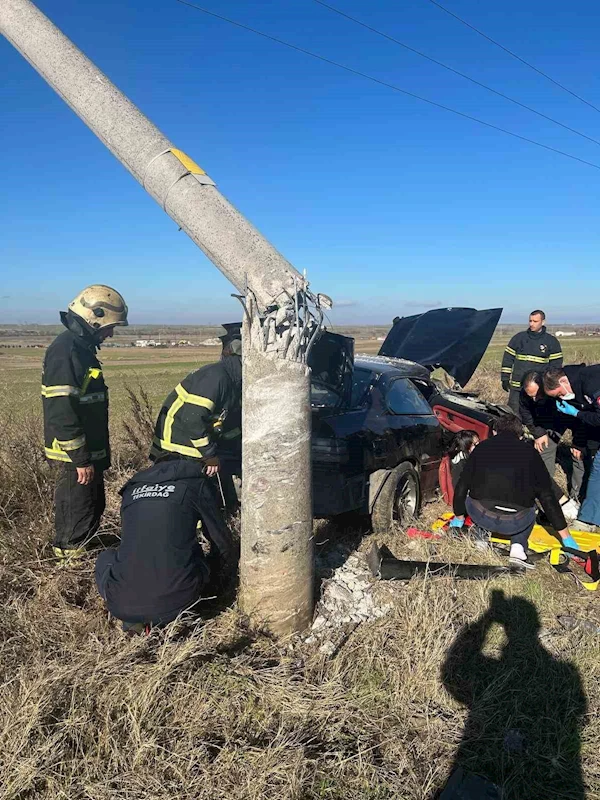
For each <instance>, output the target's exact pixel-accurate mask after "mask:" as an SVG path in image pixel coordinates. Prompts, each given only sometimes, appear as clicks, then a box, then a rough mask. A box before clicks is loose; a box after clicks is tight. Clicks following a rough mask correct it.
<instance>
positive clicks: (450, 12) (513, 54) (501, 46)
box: [429, 0, 600, 112]
mask: <svg viewBox="0 0 600 800" xmlns="http://www.w3.org/2000/svg"><path fill="white" fill-rule="evenodd" d="M429 2H430V3H433V5H434V6H437V7H438V8H439V9H441V10H442V11H445V12H446V14H449V15H450V16H451V17H454V19H456V20H458V22H461V23H462V24H463V25H466V26H467V28H470V29H471V30H472V31H475V33H478V34H479V35H480V36H483V38H484V39H487V40H488V42H491V43H492V44H494V45H496V47H499V48H500V49H501V50H504V52H505V53H508V55H509V56H512V57H513V58H516V59H517V61H520V62H521V64H525V66H526V67H529V69H532V70H533V71H534V72H537V73H538V75H541V76H542V77H544V78H546V80H548V81H550V83H553V84H554V85H555V86H558V88H559V89H562V90H563V91H564V92H567V93H568V94H570V95H571V96H572V97H576V98H577V100H580V101H581V102H582V103H585V105H586V106H589V107H590V108H593V109H594V111H598V112H600V108H598V106H595V105H594V104H593V103H590V102H589V101H588V100H586V99H585V98H584V97H581V95H579V94H576V93H575V92H572V91H571V89H567V87H566V86H563V84H562V83H559V82H558V81H555V80H554V78H551V77H550V75H548V74H547V73H546V72H542V70H541V69H538V68H537V67H536V66H535V65H534V64H532V63H531V62H530V61H525V59H524V58H521V56H518V55H517V54H516V53H513V51H512V50H509V49H508V47H505V46H504V45H503V44H500V42H497V41H496V40H495V39H492V37H491V36H488V35H487V34H486V33H484V32H483V31H480V30H479V28H476V27H475V26H474V25H471V23H470V22H467V21H466V20H465V19H463V18H462V17H459V16H458V14H455V13H454V12H453V11H450V9H449V8H446V7H445V6H443V5H442V4H441V3H438V2H437V0H429Z"/></svg>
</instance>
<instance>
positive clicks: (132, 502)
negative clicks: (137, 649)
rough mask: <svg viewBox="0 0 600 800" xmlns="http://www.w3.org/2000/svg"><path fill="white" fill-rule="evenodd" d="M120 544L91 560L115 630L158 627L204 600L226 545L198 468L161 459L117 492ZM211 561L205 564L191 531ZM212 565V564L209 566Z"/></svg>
mask: <svg viewBox="0 0 600 800" xmlns="http://www.w3.org/2000/svg"><path fill="white" fill-rule="evenodd" d="M121 495H122V498H123V499H122V501H121V544H120V545H119V547H118V548H117V549H114V550H105V551H104V552H102V553H100V555H99V556H98V558H97V560H96V583H97V585H98V591H99V592H100V595H101V597H102V598H103V599H104V601H105V603H106V606H107V608H108V610H109V611H110V613H111V614H112V615H113V616H114V617H116V618H117V619H120V620H122V621H123V629H124V630H128V629H134V630H135V629H136V628H141V627H142V626H146V625H164V624H166V623H168V622H171V621H172V620H174V619H175V618H176V617H177V616H178V615H179V614H180V613H181V612H182V611H186V610H188V609H192V608H193V606H194V604H195V603H197V602H198V600H199V599H200V598H201V597H202V595H203V594H206V593H207V590H208V584H209V581H211V578H212V577H214V576H211V568H212V569H213V570H217V569H218V568H219V566H221V567H224V566H225V565H228V564H229V563H230V559H231V556H232V550H233V547H232V539H231V534H230V532H229V529H228V528H227V526H226V525H225V522H224V520H223V518H222V515H221V513H220V510H219V508H218V507H217V505H216V502H215V498H214V493H213V492H212V490H211V488H210V487H209V486H208V485H207V478H206V477H205V476H204V474H203V472H202V468H201V466H200V465H199V464H196V463H193V462H191V461H186V460H185V459H179V458H172V457H170V456H166V457H165V458H163V459H160V460H158V461H157V462H155V464H154V465H153V466H151V467H150V468H149V469H145V470H142V471H141V472H138V473H137V474H136V475H134V476H133V478H131V480H129V481H128V482H127V483H126V484H125V486H124V487H123V488H122V489H121ZM199 522H201V524H202V532H203V534H204V535H205V536H206V538H207V539H208V540H209V542H210V544H211V546H212V547H213V550H215V549H216V551H217V553H216V555H214V556H213V555H211V557H210V558H208V559H207V558H206V557H205V556H204V553H203V551H202V547H201V546H200V543H199V541H198V538H197V527H198V523H199ZM211 562H212V563H211Z"/></svg>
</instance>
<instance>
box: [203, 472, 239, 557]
mask: <svg viewBox="0 0 600 800" xmlns="http://www.w3.org/2000/svg"><path fill="white" fill-rule="evenodd" d="M196 507H197V511H198V514H199V516H200V519H201V520H202V532H203V533H204V535H205V536H206V538H207V539H209V540H210V541H211V542H212V544H214V545H215V547H216V548H217V550H218V551H219V556H220V557H221V559H222V560H223V562H225V563H227V562H229V561H231V558H232V555H233V553H234V542H233V537H232V535H231V531H230V530H229V528H228V527H227V525H226V524H225V520H224V518H223V514H222V513H221V510H220V509H219V507H218V505H217V503H216V501H215V494H214V492H213V491H212V489H211V487H210V486H209V485H208V481H207V480H206V479H205V478H203V479H202V480H201V481H200V487H199V491H198V499H197V506H196Z"/></svg>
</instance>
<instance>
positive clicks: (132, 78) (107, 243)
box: [0, 0, 600, 324]
mask: <svg viewBox="0 0 600 800" xmlns="http://www.w3.org/2000/svg"><path fill="white" fill-rule="evenodd" d="M203 2H204V3H205V4H206V7H207V8H210V9H212V10H214V11H217V12H219V13H221V14H224V15H226V16H229V17H232V18H234V19H237V20H239V21H241V22H243V23H245V24H248V25H251V26H253V27H257V28H259V29H261V30H264V31H265V32H267V33H270V34H272V35H274V36H278V37H280V38H283V39H286V40H288V41H290V42H292V43H294V44H297V45H299V46H300V47H305V48H307V49H310V50H314V51H316V52H318V53H321V54H323V55H325V56H326V57H329V58H332V59H334V60H338V61H341V62H343V63H345V64H347V65H348V66H351V67H353V68H355V69H358V70H361V71H365V72H368V73H370V74H372V75H374V76H376V77H378V78H380V79H382V80H384V81H389V82H392V83H395V84H397V85H399V86H401V87H404V88H406V89H408V90H409V91H413V92H415V93H417V94H422V95H424V96H426V97H428V98H431V99H432V100H435V101H436V102H441V103H444V104H446V105H450V106H453V107H455V108H457V109H459V110H460V111H463V112H465V113H468V114H473V115H475V116H479V117H481V118H482V119H484V120H486V121H488V122H490V123H492V124H495V125H499V126H502V127H506V128H509V129H510V130H513V131H515V132H516V133H519V134H521V135H523V136H527V137H531V138H534V139H538V140H539V141H541V142H544V143H545V144H548V145H550V146H552V147H556V148H559V149H563V150H567V151H569V152H571V153H573V154H574V155H577V156H578V157H580V158H583V159H587V160H589V161H593V162H596V163H597V164H600V146H599V145H596V144H594V143H591V142H588V141H585V140H584V139H581V138H580V137H578V136H575V135H574V134H571V133H568V132H567V131H565V130H563V129H561V128H559V127H557V126H555V125H553V124H551V123H549V122H546V121H544V120H542V119H540V118H538V117H536V116H534V115H533V114H531V113H529V112H527V111H525V110H522V109H519V108H517V107H516V106H514V105H513V104H511V103H509V102H507V101H505V100H502V99H501V98H498V97H496V96H493V95H492V94H490V93H488V92H486V91H485V90H483V89H479V88H478V87H475V86H473V85H472V84H470V83H468V82H467V81H464V80H463V79H461V78H459V77H457V76H455V75H451V74H450V73H448V72H446V71H445V70H442V69H441V68H440V67H437V66H435V65H433V64H431V63H429V62H427V61H424V60H423V59H421V58H419V57H418V56H416V55H413V54H411V53H408V52H406V51H405V50H403V49H402V48H399V47H398V46H396V45H394V44H392V43H391V42H387V41H384V40H383V39H381V38H379V37H377V36H376V35H375V34H373V33H370V32H369V31H366V30H364V29H361V28H359V27H358V26H356V25H354V24H353V23H351V22H349V21H347V20H344V19H342V18H340V17H339V16H338V15H336V14H333V13H332V12H331V11H329V10H327V9H326V8H323V7H321V6H319V5H317V4H316V3H315V2H313V0H256V2H248V0H245V1H243V0H219V2H216V0H203ZM442 2H444V4H446V5H447V6H448V7H449V8H451V9H452V10H453V11H454V12H455V13H457V14H459V15H460V16H462V17H463V18H465V19H467V20H468V21H469V22H471V23H472V24H474V25H475V26H476V27H478V28H480V29H481V30H483V31H485V32H486V33H487V34H488V35H490V36H492V37H494V38H496V39H498V40H499V41H501V42H502V43H503V44H504V45H506V46H507V47H509V48H510V49H512V50H514V51H516V52H517V53H519V54H520V55H522V56H523V57H524V58H526V59H528V60H530V61H532V62H533V63H534V64H536V65H537V66H538V67H539V68H540V69H542V70H544V71H546V72H548V73H549V74H550V75H552V76H553V77H554V78H555V79H557V80H559V81H560V82H561V83H563V84H564V85H566V86H568V87H569V88H571V89H573V90H574V91H576V92H577V93H578V94H581V95H582V96H583V97H585V98H586V99H588V100H590V101H591V102H593V103H594V104H595V105H598V106H599V107H600V91H599V90H600V82H599V79H598V60H597V42H598V34H599V33H600V6H599V5H598V3H597V2H594V1H593V0H580V1H579V2H578V3H576V4H575V3H571V4H567V3H563V2H558V0H526V2H523V1H522V0H521V1H520V2H519V1H518V0H504V2H503V3H493V4H492V3H481V2H477V0H442ZM201 4H202V3H201ZM331 4H332V5H337V7H339V8H340V9H342V10H344V11H345V12H347V13H349V14H352V15H354V16H356V17H358V18H360V19H362V20H363V21H365V22H366V23H368V24H370V25H372V26H374V27H377V28H379V29H381V30H384V31H385V32H387V33H389V34H390V35H392V36H395V37H396V38H398V39H401V40H402V41H405V42H407V43H408V44H410V45H411V46H413V47H415V48H417V49H420V50H423V51H424V52H426V53H428V54H429V55H431V56H433V57H435V58H437V59H438V60H441V61H444V62H446V63H448V64H450V65H451V66H453V67H455V68H456V69H459V70H461V71H463V72H467V73H468V74H470V75H472V76H473V77H475V78H477V79H478V80H480V81H482V82H484V83H488V84H489V85H491V86H493V87H494V88H496V89H498V90H500V91H503V92H504V93H506V94H509V95H511V96H514V97H515V98H517V99H519V100H520V101H521V102H524V103H527V104H528V105H531V106H534V107H535V108H536V109H538V110H540V111H542V112H543V113H545V114H547V115H549V116H552V117H554V118H556V119H559V120H560V121H562V122H564V123H565V124H567V125H570V126H571V127H573V128H577V129H578V130H581V131H583V132H584V133H586V134H588V135H589V136H592V137H595V138H599V139H600V125H599V123H600V114H599V113H598V112H596V111H594V110H593V109H591V108H589V107H587V106H585V105H584V104H582V103H580V102H579V101H577V100H576V99H574V98H572V97H570V96H569V95H568V94H566V93H565V92H562V91H561V90H560V89H558V88H557V87H555V86H553V85H552V84H550V83H549V82H548V81H546V80H545V79H544V78H542V77H541V76H539V75H536V74H535V73H534V72H532V71H531V70H529V69H528V68H527V67H525V66H523V65H522V64H519V63H518V62H517V61H515V60H513V59H511V58H510V57H509V56H508V55H506V54H505V53H503V52H502V51H500V50H499V49H497V48H495V47H494V46H493V45H491V44H490V43H488V42H486V41H485V40H484V39H482V38H481V37H479V36H477V35H476V34H475V33H474V32H472V31H470V30H468V29H467V28H465V27H464V26H462V25H461V24H460V23H458V22H457V21H455V20H453V19H452V18H450V17H449V16H448V15H446V14H444V13H443V12H442V11H440V10H439V9H438V8H436V7H435V6H434V5H432V3H430V2H428V0H406V2H404V3H398V2H396V1H393V0H375V2H372V3H367V2H365V0H331ZM38 5H39V6H40V7H41V9H42V10H43V11H44V12H45V13H46V14H47V15H48V16H49V17H50V18H51V19H52V20H53V21H54V22H55V24H57V25H58V26H59V27H60V28H61V29H62V30H63V31H64V32H65V33H66V34H67V35H68V36H69V37H70V38H71V39H72V40H73V41H74V42H75V43H76V44H77V45H78V46H79V47H80V48H81V49H82V50H83V51H84V52H85V53H86V54H87V55H88V56H89V57H90V58H91V59H92V60H93V61H95V63H96V64H97V65H98V66H99V67H100V68H101V69H102V70H103V71H104V72H106V73H107V74H108V76H109V77H110V78H111V79H112V80H113V81H114V82H115V83H116V84H117V86H119V87H120V88H121V89H122V90H123V91H124V92H125V93H126V94H127V95H128V96H129V97H130V98H131V99H132V100H133V101H134V102H135V103H136V104H137V105H138V106H139V107H140V108H141V109H142V111H144V112H145V113H146V114H147V115H148V116H149V117H150V119H152V120H153V121H154V122H155V123H156V124H157V125H158V126H159V127H160V128H161V129H162V130H163V131H164V132H165V133H166V134H167V135H168V136H169V137H170V138H171V139H172V140H173V141H174V142H175V143H176V144H177V146H179V147H181V148H182V149H183V150H185V151H186V152H188V153H189V154H190V155H191V156H192V157H193V158H195V160H196V161H198V163H200V164H201V166H203V167H204V168H205V169H206V171H207V172H208V173H209V174H210V175H211V177H212V178H214V179H215V180H216V182H217V184H218V186H219V189H220V190H221V191H222V192H223V193H224V194H225V195H226V196H227V197H228V198H229V200H230V201H231V202H233V203H234V205H236V206H237V207H238V208H239V209H240V210H241V211H242V212H243V213H244V214H245V215H246V216H247V217H248V218H249V219H250V220H251V221H252V222H253V223H254V224H255V225H256V226H257V227H258V228H259V229H260V230H261V231H262V232H263V234H264V235H265V236H266V237H267V238H269V239H270V240H271V241H272V242H273V243H274V244H275V246H276V247H278V248H279V249H280V250H281V251H282V252H283V253H284V254H285V256H286V257H287V258H288V259H289V260H290V261H291V262H292V263H294V264H295V266H296V267H297V268H298V269H300V270H303V269H306V270H307V271H308V275H309V277H310V279H311V282H312V286H313V288H314V289H315V290H317V291H322V292H325V293H327V294H329V295H331V296H332V297H333V298H334V301H338V307H337V309H336V310H334V312H333V314H332V319H333V321H334V322H338V323H344V322H346V323H349V322H354V323H363V322H368V323H381V324H384V323H386V322H388V321H389V320H391V318H392V317H393V316H395V315H396V314H400V315H406V314H409V313H416V312H418V311H423V310H425V309H426V308H430V307H432V306H439V305H469V306H476V307H480V308H483V307H491V306H499V305H502V306H503V307H504V308H505V316H504V319H505V320H506V321H519V320H520V319H523V318H524V317H525V316H526V315H527V313H528V312H529V310H530V309H531V308H532V307H534V306H541V307H543V308H545V310H546V311H547V313H548V316H549V321H553V320H554V321H557V322H558V321H560V322H564V321H571V320H572V321H600V305H599V304H598V302H597V299H596V298H597V297H598V294H599V290H600V270H599V269H598V254H599V244H600V226H599V224H598V187H599V185H600V170H596V169H593V168H591V167H588V166H584V165H583V164H578V163H576V162H574V161H570V160H568V159H566V158H563V157H561V156H559V155H555V154H553V153H549V152H546V151H544V150H541V149H539V148H537V147H534V146H532V145H529V144H526V143H525V142H520V141H517V140H515V139H512V138H510V137H508V136H505V135H502V134H500V133H496V132H494V131H491V130H488V129H485V128H483V127H481V126H479V125H476V124H475V123H473V122H469V121H467V120H464V119H460V118H458V117H455V116H454V115H452V114H449V113H447V112H443V111H441V110H437V109H435V108H432V107H430V106H427V105H425V104H423V103H420V102H418V101H417V100H413V99H411V98H408V97H405V96H403V95H400V94H398V93H396V92H393V91H391V90H389V89H386V88H384V87H382V86H376V85H375V84H373V83H370V82H369V81H366V80H364V79H362V78H358V77H355V76H352V75H350V74H348V73H345V72H343V71H341V70H338V69H336V68H334V67H332V66H328V65H326V64H323V63H320V62H317V61H315V60H313V59H311V58H308V57H307V56H304V55H302V54H300V53H294V52H291V51H290V50H287V49H286V48H283V47H281V46H280V45H277V44H275V43H272V42H268V41H266V40H264V39H262V38H260V37H257V36H255V35H253V34H251V33H248V32H245V31H242V30H239V29H236V28H233V27H231V26H229V25H227V24H225V23H223V22H221V21H219V20H216V19H213V18H210V17H207V16H206V15H204V14H201V13H199V12H198V11H195V10H193V9H190V8H188V7H185V6H183V5H180V4H178V3H176V2H175V0H127V2H126V3H123V2H122V0H119V2H117V0H103V1H102V2H99V0H87V2H85V3H81V2H76V0H39V2H38ZM0 74H1V75H2V81H1V83H0V107H1V108H2V144H3V146H2V147H1V148H0V171H1V173H0V174H1V175H2V183H3V191H2V193H1V194H0V270H1V274H2V276H3V280H2V286H1V287H0V322H51V321H54V320H55V319H56V316H57V314H56V312H57V309H59V308H64V307H65V306H66V304H67V302H68V301H69V299H70V298H71V296H72V295H73V294H74V293H75V292H76V291H77V290H78V289H79V288H81V287H82V286H84V285H86V284H88V283H92V282H100V281H102V282H105V283H108V284H111V285H114V286H115V287H116V288H118V289H120V290H121V291H122V292H123V293H124V294H125V295H126V298H127V301H128V303H129V306H130V309H131V320H132V322H138V323H143V322H163V323H173V324H174V323H177V322H182V323H187V324H191V323H198V324H202V323H215V322H219V321H222V320H228V319H230V318H233V317H238V316H239V310H238V309H239V306H238V305H237V302H236V301H234V300H231V299H230V297H229V295H230V292H231V291H232V288H231V286H230V284H229V283H228V282H227V281H226V280H225V278H223V277H222V276H221V275H220V273H219V272H218V271H217V270H216V268H215V267H213V266H212V264H211V263H210V262H209V261H208V260H207V259H206V258H205V257H204V255H203V254H202V253H201V252H200V251H199V250H198V249H197V248H196V246H195V245H194V244H193V243H192V242H191V241H190V240H188V239H187V237H186V236H185V235H184V234H183V233H178V232H177V228H176V226H175V225H174V223H173V222H172V221H171V220H170V219H169V218H168V217H167V216H166V215H165V214H164V212H163V211H162V209H160V208H159V207H158V206H156V205H155V203H154V201H153V200H152V199H151V198H150V197H149V196H147V195H146V194H145V193H144V191H143V190H142V189H141V187H140V186H139V185H138V184H137V183H136V182H135V181H134V180H133V179H132V178H131V176H130V175H129V174H128V173H127V172H126V171H125V169H124V168H123V167H122V166H121V165H120V164H119V163H118V162H117V161H116V160H115V159H114V157H113V156H112V155H110V153H109V152H108V151H107V150H106V149H105V148H104V146H103V145H102V144H100V142H99V141H98V140H97V139H96V138H95V137H94V135H93V134H92V133H91V132H89V131H88V129H87V128H86V127H85V126H84V124H83V123H82V122H81V121H79V120H78V119H77V118H76V117H75V116H74V114H73V113H72V112H71V111H70V110H69V109H68V108H67V106H66V105H65V104H64V103H63V102H62V101H61V100H60V99H59V98H58V96H57V95H55V94H54V92H53V91H52V90H51V89H50V88H49V87H48V86H47V85H46V84H45V82H44V81H43V80H42V79H41V78H40V77H39V76H38V75H37V73H35V72H34V71H33V70H32V68H31V67H30V66H29V65H28V64H27V63H26V62H25V61H24V60H23V58H22V57H21V56H20V55H19V54H18V53H17V52H16V51H15V50H14V49H13V48H12V47H11V46H10V45H9V44H8V43H7V42H6V41H5V40H4V39H2V38H0Z"/></svg>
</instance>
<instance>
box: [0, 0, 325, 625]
mask: <svg viewBox="0 0 600 800" xmlns="http://www.w3.org/2000/svg"><path fill="white" fill-rule="evenodd" d="M0 32H2V33H3V35H4V36H5V37H6V38H7V39H8V40H9V41H10V42H11V43H12V44H13V45H14V47H15V48H16V49H17V50H18V51H19V52H20V53H21V54H22V55H23V56H24V58H26V59H27V61H29V63H30V64H31V65H32V66H33V67H34V69H36V70H37V71H38V72H39V74H40V75H41V76H42V77H43V78H44V80H46V81H47V82H48V83H49V84H50V86H52V88H53V89H54V90H55V91H56V92H57V93H58V94H59V95H60V96H61V97H62V98H63V100H64V101H65V102H66V103H67V104H68V105H69V106H70V107H71V108H72V109H73V111H74V112H75V113H76V114H77V115H78V116H79V117H80V118H81V119H82V120H83V121H84V122H85V124H86V125H87V126H88V127H89V128H90V129H91V130H92V131H93V132H94V133H95V134H96V135H97V136H98V138H99V139H100V140H101V141H102V142H103V143H104V144H105V145H106V147H107V148H108V149H109V150H110V151H111V152H112V153H113V154H114V155H115V156H116V157H117V158H118V159H119V161H120V162H121V163H122V164H123V165H124V166H125V167H126V168H127V169H128V170H129V172H130V173H131V174H132V175H133V177H134V178H135V179H136V180H137V181H138V182H139V183H140V184H141V185H142V186H143V188H144V189H145V190H146V191H147V192H148V193H149V194H150V195H151V196H152V197H153V198H154V199H155V200H156V202H157V203H159V205H160V206H161V207H162V208H163V209H164V211H165V212H166V213H167V214H168V215H169V216H170V217H171V218H172V219H173V220H174V221H175V222H176V223H177V225H179V226H180V227H181V228H182V229H183V230H184V231H185V232H186V233H187V234H188V236H190V238H191V239H192V240H193V241H194V242H195V243H196V244H197V245H198V247H200V249H201V250H203V251H204V253H206V255H207V256H208V258H210V259H211V261H212V262H213V263H214V264H215V265H216V266H217V267H218V268H219V269H220V270H221V272H222V273H223V274H224V275H225V276H226V277H227V278H228V279H229V280H230V281H231V283H232V284H233V285H234V286H235V287H236V288H237V289H238V291H239V292H240V294H242V295H243V300H244V303H245V306H246V324H245V334H246V335H245V339H246V341H245V344H244V352H245V366H244V381H245V385H244V422H243V441H244V454H243V473H244V478H245V480H244V485H243V489H242V493H243V504H244V508H243V513H242V563H241V604H242V607H243V608H244V609H245V610H246V611H248V612H256V613H257V614H259V615H260V616H262V617H263V618H265V619H267V621H268V623H269V624H270V626H271V628H272V629H273V630H274V631H275V632H276V633H279V634H287V633H291V632H292V631H295V630H300V629H302V628H304V627H305V626H306V625H307V624H308V623H309V622H310V618H311V615H312V608H313V598H312V576H313V557H312V502H311V493H310V492H311V474H310V414H309V410H310V391H309V390H310V383H309V375H308V369H307V367H306V355H307V351H308V350H309V349H310V346H311V343H312V342H314V340H315V337H316V336H318V334H319V331H320V320H321V315H320V309H319V298H318V297H315V296H314V295H312V294H311V293H310V292H309V291H308V284H307V282H306V280H305V278H304V277H303V276H302V275H300V273H299V272H297V270H295V269H294V267H293V266H292V265H291V264H290V263H289V262H288V261H287V260H286V259H285V258H284V257H283V256H282V255H281V254H280V253H278V252H277V250H276V249H275V248H274V247H273V246H272V245H271V244H270V243H269V242H268V241H267V240H266V239H265V238H264V237H263V236H262V235H261V234H260V233H259V232H258V231H257V230H256V229H255V228H254V227H253V226H252V225H251V224H250V223H249V222H248V221H247V220H246V219H245V218H244V217H243V216H242V215H241V214H240V213H239V211H237V210H236V209H235V208H234V207H233V206H232V205H231V204H230V203H229V202H228V201H227V200H226V199H225V198H224V197H223V195H221V194H220V192H219V191H218V190H217V188H216V186H215V184H214V181H212V180H211V178H209V177H208V175H207V174H206V173H205V172H204V170H202V169H201V168H200V167H199V166H198V165H197V164H196V163H195V162H194V161H193V160H192V159H191V158H190V157H189V156H188V155H186V154H185V153H183V152H182V151H181V150H179V149H178V148H176V147H175V146H174V145H173V143H172V142H170V141H169V140H168V139H167V138H166V137H165V136H164V135H163V134H162V133H161V131H159V130H158V128H157V127H156V126H155V125H153V123H152V122H150V120H149V119H148V118H147V117H145V116H144V115H143V114H142V113H141V112H140V111H139V109H138V108H136V106H135V105H133V103H132V102H131V101H130V100H128V98H127V97H125V95H124V94H123V93H122V92H120V91H119V90H118V89H117V87H116V86H115V85H114V84H113V83H111V81H110V80H109V79H108V78H107V77H106V76H105V75H104V74H103V73H102V72H100V70H99V69H98V68H97V67H96V66H95V65H94V64H93V63H92V62H91V61H90V60H89V59H88V58H87V57H86V56H85V55H84V54H83V53H82V52H81V51H80V50H79V49H78V48H77V47H75V45H74V44H73V43H72V42H71V41H70V40H69V39H68V38H67V37H66V36H65V35H64V34H63V33H62V32H61V31H60V30H59V29H58V28H57V27H56V26H55V25H53V24H52V22H50V20H49V19H48V18H47V17H45V16H44V14H42V12H41V11H40V10H39V9H38V8H37V7H36V6H35V5H34V4H33V3H31V2H29V0H1V2H0ZM82 180H86V181H87V180H89V175H88V174H87V173H85V174H83V175H82Z"/></svg>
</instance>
